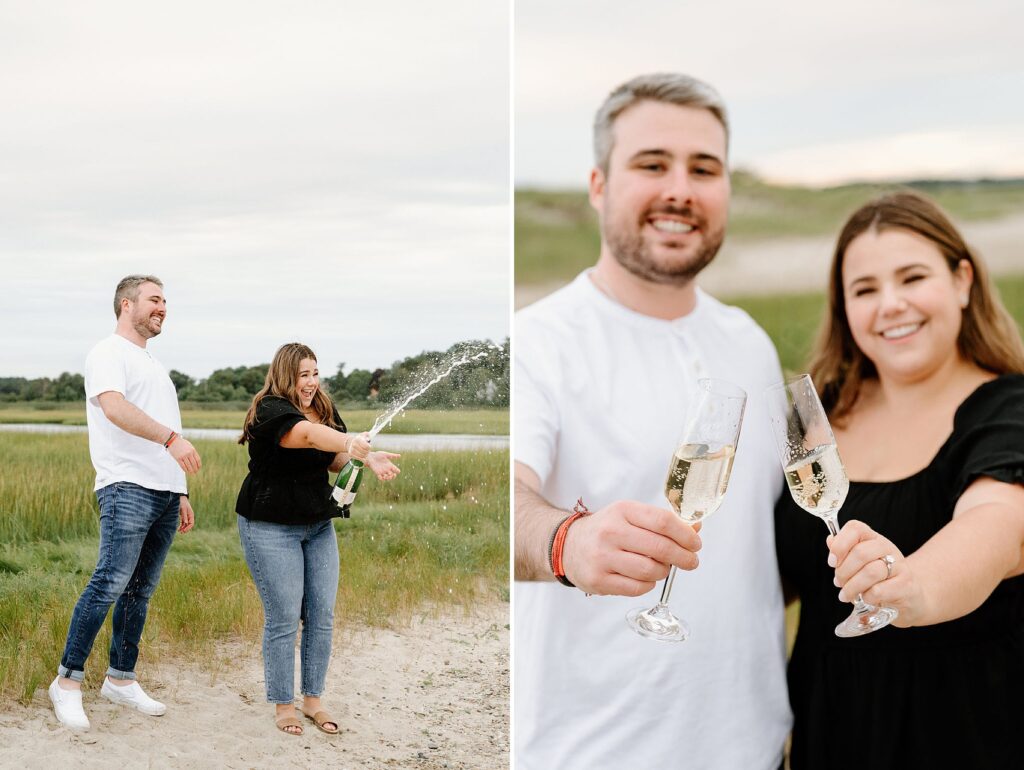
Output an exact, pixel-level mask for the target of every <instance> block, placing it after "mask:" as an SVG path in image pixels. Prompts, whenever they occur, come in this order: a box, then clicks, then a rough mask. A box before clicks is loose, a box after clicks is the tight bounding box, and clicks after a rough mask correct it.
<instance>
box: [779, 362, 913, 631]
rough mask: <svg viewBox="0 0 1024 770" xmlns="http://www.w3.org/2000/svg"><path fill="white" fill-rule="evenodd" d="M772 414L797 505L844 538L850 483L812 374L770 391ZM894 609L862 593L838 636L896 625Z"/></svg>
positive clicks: (780, 384)
mask: <svg viewBox="0 0 1024 770" xmlns="http://www.w3.org/2000/svg"><path fill="white" fill-rule="evenodd" d="M766 395H767V397H768V415H769V416H770V417H771V422H772V433H773V434H774V435H775V443H776V446H777V447H778V450H779V459H780V460H781V461H782V467H783V470H784V471H785V473H786V484H787V485H788V486H789V492H790V494H791V495H793V500H795V501H796V504H797V505H799V506H800V507H801V508H803V509H804V510H805V511H807V512H808V513H813V514H814V515H815V516H818V517H820V518H821V519H824V521H825V524H826V525H827V526H828V531H829V532H831V533H832V536H833V537H834V536H836V535H838V534H839V522H838V520H837V518H836V514H837V513H838V511H839V509H840V508H842V506H843V503H844V502H845V501H846V495H847V493H848V492H849V491H850V481H849V479H848V478H847V476H846V468H844V467H843V461H842V459H841V458H840V457H839V449H838V448H837V447H836V439H835V436H833V435H832V428H831V426H830V425H829V424H828V417H827V416H826V415H825V409H824V407H822V405H821V401H820V400H819V399H818V393H817V391H816V390H815V389H814V383H813V382H811V376H810V375H809V374H804V375H800V376H799V377H794V378H793V379H790V380H787V381H786V382H783V383H779V384H778V385H773V386H772V387H770V388H768V390H767V393H766ZM897 614H898V612H897V611H896V610H895V609H894V608H892V607H875V606H874V605H872V604H868V603H867V602H865V601H864V598H863V597H862V596H861V595H860V594H857V601H856V602H855V603H854V605H853V612H851V613H850V616H849V617H848V618H847V619H846V620H844V621H843V622H842V623H840V624H839V625H838V626H836V636H841V637H851V636H863V635H864V634H870V633H871V632H872V631H877V630H878V629H880V628H884V627H885V626H887V625H889V624H890V623H891V622H892V621H893V620H895V618H896V616H897Z"/></svg>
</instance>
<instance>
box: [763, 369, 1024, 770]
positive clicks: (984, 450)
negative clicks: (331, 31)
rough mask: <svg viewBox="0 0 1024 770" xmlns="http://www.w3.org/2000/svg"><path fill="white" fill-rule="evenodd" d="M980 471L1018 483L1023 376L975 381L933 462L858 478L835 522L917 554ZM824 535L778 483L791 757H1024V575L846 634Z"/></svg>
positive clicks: (802, 761) (901, 764) (811, 765)
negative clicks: (908, 617)
mask: <svg viewBox="0 0 1024 770" xmlns="http://www.w3.org/2000/svg"><path fill="white" fill-rule="evenodd" d="M879 440H884V437H880V439H879ZM983 476H985V477H991V478H994V479H997V480H999V481H1004V482H1009V483H1017V484H1024V376H1022V375H1005V376H1002V377H999V378H997V379H995V380H992V381H990V382H987V383H985V384H983V385H981V386H980V387H979V388H978V389H977V390H975V391H974V392H973V393H972V394H971V395H970V396H969V397H968V398H967V399H966V400H965V401H964V402H963V403H962V404H961V405H960V407H959V408H958V409H957V412H956V416H955V417H954V424H953V432H952V433H951V434H950V436H949V438H948V439H947V440H946V442H945V443H944V444H943V445H942V448H941V449H940V450H939V451H938V453H937V454H936V456H935V458H934V459H933V460H932V461H931V462H930V463H929V464H928V467H926V468H924V469H923V470H921V471H919V472H918V473H915V474H914V475H913V476H910V477H908V478H905V479H901V480H899V481H892V482H883V483H874V482H857V481H853V482H851V484H850V493H849V496H848V497H847V499H846V504H845V505H844V506H843V508H842V510H841V511H840V514H839V523H840V525H842V524H844V523H845V522H846V521H848V520H849V519H858V520H860V521H863V522H865V523H866V524H868V525H869V526H870V527H871V528H872V529H874V530H875V531H877V532H879V533H881V534H883V535H885V536H886V537H888V538H889V539H890V540H892V541H893V543H895V544H896V545H897V546H898V547H899V548H900V550H901V551H902V552H903V553H904V554H910V553H913V552H914V551H916V550H917V549H918V548H920V547H921V546H922V545H923V544H924V543H925V542H926V541H927V540H928V539H929V538H931V537H932V535H934V534H935V533H936V532H938V531H939V530H940V529H941V528H942V527H943V526H945V525H946V524H947V523H949V521H950V520H951V518H952V515H953V508H954V506H955V505H956V501H957V499H958V498H959V497H960V495H961V494H962V493H963V491H964V490H965V489H966V488H967V487H968V486H969V485H970V483H971V482H972V481H974V480H975V479H977V478H979V477H983ZM827 534H828V530H827V529H826V527H825V524H824V523H823V522H822V521H821V520H819V519H818V518H817V517H815V516H812V515H810V514H808V513H806V512H805V511H803V510H801V509H800V508H798V507H797V506H796V504H795V503H794V502H793V500H792V499H791V498H790V495H789V492H788V491H785V492H784V493H783V496H782V497H781V498H780V500H779V503H778V505H777V506H776V509H775V538H776V548H777V552H778V558H779V568H780V571H781V573H782V577H783V579H784V580H785V581H786V582H787V583H788V584H789V586H790V587H792V588H793V589H795V590H796V591H797V593H798V595H799V598H800V601H801V609H800V625H799V629H798V631H797V639H796V645H795V647H794V649H793V655H792V658H791V659H790V663H789V692H790V699H791V702H792V707H793V713H794V717H795V722H794V728H793V743H792V753H791V763H792V768H793V770H819V769H821V768H825V769H828V770H843V769H844V768H858V770H863V769H864V768H870V769H871V770H883V769H884V768H901V770H910V769H911V768H925V767H927V768H945V767H960V768H1024V576H1020V577H1015V578H1010V579H1007V580H1004V581H1002V582H1001V583H1000V584H999V586H998V587H997V588H996V589H995V591H993V592H992V595H991V596H989V598H988V599H987V600H986V601H985V603H984V604H982V606H981V607H979V608H978V609H977V610H975V611H974V612H972V613H970V614H969V615H967V616H965V617H962V618H959V619H957V620H953V621H949V622H947V623H940V624H937V625H933V626H924V627H920V628H894V627H892V626H890V627H888V628H883V629H882V630H880V631H876V632H875V633H873V634H868V635H867V636H863V637H859V638H855V639H840V638H838V637H836V636H835V635H834V633H833V629H834V628H835V626H836V624H838V623H839V622H840V621H842V620H843V619H844V618H845V617H846V616H847V615H848V614H849V612H850V605H849V604H844V603H842V602H840V601H839V599H838V594H839V589H838V588H836V587H835V585H833V583H832V578H833V575H834V571H833V570H832V569H831V568H830V567H829V566H828V564H827V562H826V559H827V556H828V550H827V548H826V546H825V537H826V536H827ZM968 556H969V554H968Z"/></svg>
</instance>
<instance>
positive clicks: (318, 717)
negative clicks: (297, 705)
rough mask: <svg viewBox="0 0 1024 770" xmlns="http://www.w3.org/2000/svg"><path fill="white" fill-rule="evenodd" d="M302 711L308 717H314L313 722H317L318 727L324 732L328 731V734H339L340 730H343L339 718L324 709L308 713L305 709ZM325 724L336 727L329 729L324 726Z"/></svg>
mask: <svg viewBox="0 0 1024 770" xmlns="http://www.w3.org/2000/svg"><path fill="white" fill-rule="evenodd" d="M300 711H301V709H300ZM302 713H303V714H304V715H305V716H306V718H308V719H312V720H313V724H315V725H316V728H317V729H318V730H319V731H320V732H322V733H327V734H328V735H337V734H338V733H339V732H341V725H340V724H338V720H337V719H335V718H334V717H332V716H331V715H330V714H328V713H327V712H326V711H324V710H323V709H321V710H320V711H318V712H316V713H315V714H307V713H306V712H305V711H303V712H302ZM324 725H334V729H333V730H328V729H327V728H326V727H324Z"/></svg>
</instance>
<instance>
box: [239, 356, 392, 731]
mask: <svg viewBox="0 0 1024 770" xmlns="http://www.w3.org/2000/svg"><path fill="white" fill-rule="evenodd" d="M368 439H369V436H368V435H367V434H365V433H362V434H359V435H351V434H348V433H347V432H346V428H345V423H344V422H343V421H342V419H341V417H340V415H339V414H338V411H337V409H335V408H334V404H332V403H331V400H330V398H329V397H328V396H327V394H326V393H324V392H323V391H322V390H320V383H319V373H318V371H317V366H316V356H315V355H314V353H313V351H312V350H310V349H309V348H308V347H306V346H305V345H301V344H299V343H289V344H287V345H282V346H281V348H280V349H278V351H277V353H275V354H274V360H273V361H272V362H271V364H270V369H269V370H268V372H267V379H266V382H265V383H264V385H263V388H262V390H260V392H259V393H257V394H256V396H255V397H254V398H253V402H252V406H251V407H250V408H249V412H248V413H247V414H246V416H245V425H244V428H243V432H242V436H241V438H240V439H239V443H240V444H245V443H248V444H249V474H248V475H247V476H246V477H245V481H243V482H242V488H241V490H240V491H239V493H238V502H237V504H236V506H235V510H236V512H237V513H238V531H239V535H240V536H241V540H242V548H243V550H244V551H245V559H246V562H247V563H248V565H249V571H250V572H251V573H252V577H253V580H254V581H255V583H256V588H257V590H258V591H259V594H260V599H261V601H262V602H263V612H264V619H265V622H264V627H263V662H264V674H265V680H266V689H267V700H268V702H270V703H274V704H277V705H276V709H277V713H276V719H275V723H276V725H277V727H278V729H280V730H283V731H284V732H287V733H289V734H292V735H301V734H302V723H301V722H299V720H298V718H297V716H296V713H295V706H294V704H293V702H292V701H293V697H294V691H293V684H294V678H295V635H296V633H297V631H298V625H299V619H300V618H301V619H302V646H301V658H302V660H301V667H302V677H301V678H302V694H303V704H302V713H303V714H305V715H306V716H307V717H309V718H310V719H311V720H313V722H314V724H315V725H316V726H317V727H318V728H320V729H321V730H323V731H324V732H327V733H336V732H338V723H337V721H336V720H335V719H334V718H333V717H331V716H330V715H329V714H328V713H327V712H326V711H325V710H324V709H323V708H322V707H321V704H320V695H321V693H322V692H323V688H324V680H325V677H326V675H327V663H328V660H329V659H330V655H331V635H332V632H333V629H334V602H335V597H336V595H337V590H338V541H337V536H336V535H335V531H334V524H333V522H332V520H331V517H332V516H336V515H338V513H339V510H338V508H337V507H336V506H335V503H334V501H333V500H332V499H331V497H330V493H331V486H330V482H329V478H328V471H337V470H340V469H341V467H342V466H343V465H344V464H345V463H346V462H347V461H348V459H349V457H354V458H356V459H360V460H365V462H366V467H367V468H369V469H370V470H371V471H373V472H374V474H376V476H377V478H379V479H381V480H385V481H387V480H390V479H393V478H394V477H395V476H396V475H397V474H398V472H399V470H398V468H397V467H396V466H395V465H394V463H393V462H392V459H394V458H397V457H398V455H396V454H390V453H388V452H371V451H370V444H369V441H368Z"/></svg>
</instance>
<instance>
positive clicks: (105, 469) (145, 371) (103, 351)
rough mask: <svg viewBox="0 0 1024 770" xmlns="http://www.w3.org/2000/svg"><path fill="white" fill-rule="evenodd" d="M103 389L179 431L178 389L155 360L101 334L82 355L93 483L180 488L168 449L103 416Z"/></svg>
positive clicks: (179, 472) (182, 487) (178, 472)
mask: <svg viewBox="0 0 1024 770" xmlns="http://www.w3.org/2000/svg"><path fill="white" fill-rule="evenodd" d="M107 391H116V392H117V393H120V394H121V395H123V396H124V397H125V400H126V401H128V402H129V403H131V404H133V405H135V406H137V407H138V408H139V409H141V410H142V411H143V412H145V413H146V414H147V415H149V416H150V417H152V418H153V419H154V420H156V421H157V422H159V423H163V424H164V425H166V426H168V427H169V428H170V429H172V430H176V431H178V432H179V433H180V432H181V413H180V412H179V411H178V394H177V392H176V391H175V389H174V383H173V382H171V378H170V377H169V376H168V374H167V371H166V370H165V369H164V368H163V366H161V364H160V362H159V361H157V360H156V359H155V358H154V357H153V356H152V354H151V353H150V352H149V351H148V350H146V349H145V348H140V347H139V346H138V345H136V344H135V343H133V342H129V341H128V340H126V339H125V338H124V337H122V336H120V335H118V334H111V335H110V336H109V337H107V338H106V339H103V340H101V341H100V342H99V343H97V345H96V346H95V347H94V348H93V349H92V350H90V351H89V355H88V356H87V357H86V359H85V398H86V403H85V415H86V421H87V422H88V424H89V454H90V455H91V456H92V464H93V466H94V467H95V468H96V486H95V489H101V488H102V487H105V486H107V485H108V484H113V483H114V482H117V481H130V482H131V483H133V484H138V485H139V486H141V487H146V488H147V489H154V490H159V491H163V492H181V493H184V492H185V491H186V486H185V472H184V471H183V470H182V469H181V468H180V467H179V465H178V464H177V463H176V462H175V461H174V458H172V457H171V454H170V452H168V451H167V450H166V449H164V448H163V446H162V445H161V444H158V443H156V442H155V441H149V440H147V439H144V438H139V437H138V436H133V435H132V434H131V433H126V432H125V431H123V430H121V429H120V428H119V427H117V426H116V425H114V423H112V422H111V421H110V420H108V419H107V416H106V415H105V414H104V413H103V409H101V408H100V402H99V398H98V396H99V395H100V394H101V393H106V392H107Z"/></svg>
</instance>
